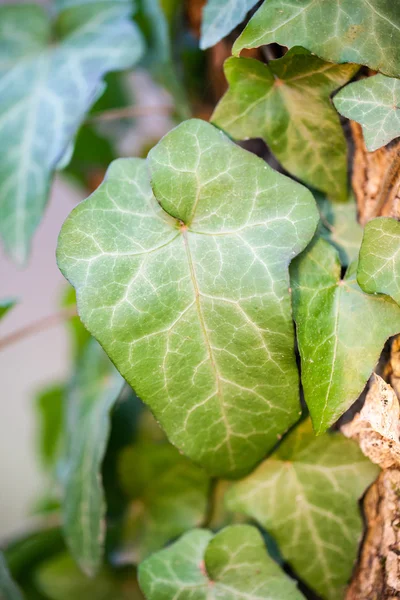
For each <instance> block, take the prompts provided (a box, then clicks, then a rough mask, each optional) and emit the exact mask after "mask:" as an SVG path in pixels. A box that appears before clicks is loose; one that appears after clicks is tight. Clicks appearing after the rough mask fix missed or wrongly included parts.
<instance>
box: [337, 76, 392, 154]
mask: <svg viewBox="0 0 400 600" xmlns="http://www.w3.org/2000/svg"><path fill="white" fill-rule="evenodd" d="M333 103H334V105H335V106H336V108H337V110H338V111H339V112H340V114H342V115H343V116H344V117H347V118H348V119H352V120H353V121H357V123H360V125H361V126H362V130H363V134H364V141H365V145H366V147H367V150H368V151H369V152H373V151H374V150H377V149H378V148H381V147H382V146H385V145H386V144H388V143H389V142H391V141H392V140H394V138H396V137H398V136H400V81H399V80H398V79H395V78H393V77H386V76H385V75H380V74H378V75H375V76H374V77H366V78H365V79H361V80H360V81H355V82H354V83H351V84H349V85H346V87H345V88H343V89H342V90H341V91H340V92H339V93H338V94H336V96H335V97H334V99H333Z"/></svg>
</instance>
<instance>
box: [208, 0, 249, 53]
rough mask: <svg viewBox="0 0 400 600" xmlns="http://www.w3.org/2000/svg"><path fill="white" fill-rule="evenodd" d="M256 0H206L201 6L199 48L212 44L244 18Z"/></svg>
mask: <svg viewBox="0 0 400 600" xmlns="http://www.w3.org/2000/svg"><path fill="white" fill-rule="evenodd" d="M257 2H258V0H208V2H207V4H206V5H205V6H204V8H203V20H202V24H201V39H200V48H201V49H202V50H205V49H206V48H210V47H211V46H214V45H215V44H216V43H217V42H219V41H220V40H222V38H224V37H225V36H227V35H228V33H230V32H231V31H232V30H233V29H235V27H236V26H237V25H239V24H240V23H241V22H242V21H243V20H244V18H245V16H246V14H247V13H248V12H249V10H250V9H251V8H253V6H255V5H256V4H257Z"/></svg>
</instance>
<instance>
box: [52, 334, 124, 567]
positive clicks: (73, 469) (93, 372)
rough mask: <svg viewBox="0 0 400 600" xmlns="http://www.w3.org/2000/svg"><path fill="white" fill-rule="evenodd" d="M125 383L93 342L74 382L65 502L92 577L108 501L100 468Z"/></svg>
mask: <svg viewBox="0 0 400 600" xmlns="http://www.w3.org/2000/svg"><path fill="white" fill-rule="evenodd" d="M122 386H123V380H122V378H121V376H120V375H119V373H118V372H117V371H116V369H115V368H114V367H113V365H112V364H111V362H110V361H109V360H108V358H107V356H106V355H105V354H104V352H103V350H102V349H101V347H100V346H99V345H98V344H97V342H96V341H95V340H92V341H90V342H89V344H88V346H87V348H86V350H85V352H84V353H83V355H82V357H81V360H80V364H79V366H78V369H77V373H76V377H75V381H74V382H73V383H72V386H71V389H70V392H69V398H68V409H67V423H66V436H67V441H66V446H67V451H66V464H65V480H64V482H63V483H64V497H63V522H64V532H65V537H66V540H67V543H68V546H69V549H70V551H71V554H72V555H73V557H74V558H75V560H76V561H77V562H78V564H79V566H80V567H81V569H82V570H83V571H84V572H85V573H86V574H88V575H93V574H94V573H95V572H96V571H97V569H98V567H99V565H100V562H101V559H102V554H103V543H104V533H105V522H104V518H105V502H104V492H103V487H102V482H101V476H100V469H101V464H102V460H103V457H104V453H105V450H106V444H107V440H108V436H109V429H110V423H109V413H110V410H111V408H112V406H113V404H114V402H115V400H116V399H117V397H118V395H119V393H120V392H121V389H122Z"/></svg>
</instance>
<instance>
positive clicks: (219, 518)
mask: <svg viewBox="0 0 400 600" xmlns="http://www.w3.org/2000/svg"><path fill="white" fill-rule="evenodd" d="M232 485H233V482H232V481H227V480H225V479H218V480H216V481H215V483H214V486H213V490H212V498H211V502H212V506H211V513H210V515H209V519H208V520H207V527H209V528H210V529H212V530H214V531H215V530H218V529H221V528H222V527H226V526H227V525H233V524H238V523H243V522H245V521H246V517H244V516H243V515H241V514H239V513H237V512H234V511H232V510H230V509H229V507H228V506H227V504H226V495H227V493H228V492H229V490H230V489H231V487H232Z"/></svg>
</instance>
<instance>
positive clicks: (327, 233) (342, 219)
mask: <svg viewBox="0 0 400 600" xmlns="http://www.w3.org/2000/svg"><path fill="white" fill-rule="evenodd" d="M316 200H317V204H318V208H319V210H320V214H321V221H320V224H319V235H321V236H322V237H323V238H325V239H326V240H328V241H329V242H331V244H333V246H335V248H337V250H338V251H339V256H340V262H341V263H342V265H343V266H344V267H347V266H348V265H349V264H350V263H351V262H352V261H353V260H354V259H356V258H358V253H359V251H360V246H361V241H362V237H363V228H362V227H361V225H360V224H359V222H358V220H357V206H356V203H355V201H354V196H353V195H351V196H350V197H349V199H348V200H347V202H340V203H339V202H329V200H328V199H327V198H326V197H324V196H321V195H319V194H318V195H316Z"/></svg>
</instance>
